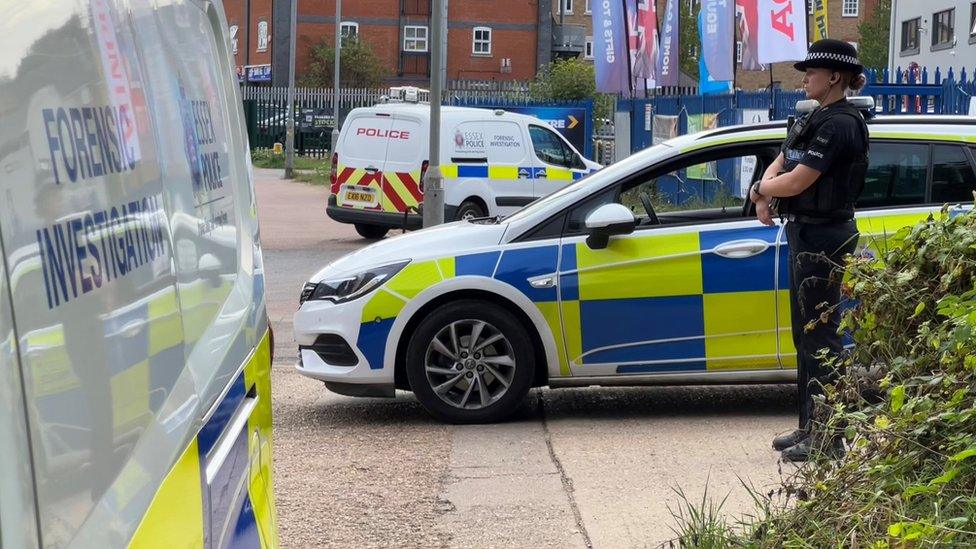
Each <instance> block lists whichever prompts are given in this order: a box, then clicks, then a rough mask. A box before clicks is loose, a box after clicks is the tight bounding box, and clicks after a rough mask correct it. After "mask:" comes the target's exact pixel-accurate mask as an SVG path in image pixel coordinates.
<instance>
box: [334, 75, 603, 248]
mask: <svg viewBox="0 0 976 549" xmlns="http://www.w3.org/2000/svg"><path fill="white" fill-rule="evenodd" d="M426 95H428V94H427V92H426V91H425V90H418V89H417V88H409V87H406V88H391V94H390V97H391V98H392V101H390V102H387V103H381V104H379V105H376V106H373V107H364V108H359V109H354V110H352V111H351V112H350V113H349V115H348V117H347V118H346V120H345V122H344V123H343V124H342V131H341V132H340V134H339V141H338V144H337V146H336V149H335V153H334V154H333V157H332V175H331V184H332V192H331V195H330V197H329V204H328V207H327V210H326V211H327V213H328V215H329V217H331V218H332V219H335V220H336V221H339V222H342V223H352V224H354V225H355V226H356V231H357V232H358V233H359V234H360V235H361V236H363V237H364V238H369V239H378V238H382V237H383V236H384V235H385V234H386V233H387V232H388V231H389V230H390V229H391V228H405V229H416V228H419V227H420V226H421V223H422V219H423V218H422V215H421V211H422V210H421V208H422V203H423V184H422V181H423V178H424V175H425V173H426V171H427V166H428V158H427V157H428V156H429V147H430V145H429V139H430V104H429V103H427V102H426V101H424V99H425V97H426ZM440 156H441V171H442V173H443V176H444V204H445V206H444V209H445V212H444V219H446V220H451V221H453V220H456V219H475V218H479V217H486V216H496V215H498V216H504V215H508V214H511V213H514V212H515V211H516V210H518V209H519V208H521V207H523V206H525V205H527V204H529V203H531V202H533V201H535V200H536V199H537V198H539V197H542V196H546V195H547V194H550V193H552V192H555V191H557V190H559V189H562V188H563V187H565V186H566V185H567V184H569V183H572V182H573V181H576V180H578V179H581V178H582V177H584V176H586V175H587V174H589V173H592V172H595V171H597V170H599V169H600V168H601V166H600V165H599V164H597V163H595V162H592V161H590V160H587V159H585V158H583V155H582V154H580V153H579V151H577V150H576V149H575V148H573V146H572V145H571V144H570V143H569V142H568V141H566V139H565V138H563V136H561V135H559V133H557V132H556V131H554V130H553V129H552V128H551V127H550V126H549V125H548V124H547V123H546V122H544V121H542V120H540V119H538V118H535V117H532V116H527V115H522V114H516V113H511V112H506V111H504V110H501V109H495V110H492V109H477V108H469V107H443V108H442V110H441V151H440Z"/></svg>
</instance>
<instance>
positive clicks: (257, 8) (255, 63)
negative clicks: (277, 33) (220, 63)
mask: <svg viewBox="0 0 976 549" xmlns="http://www.w3.org/2000/svg"><path fill="white" fill-rule="evenodd" d="M223 2H224V12H225V13H226V14H227V26H228V27H229V28H230V34H231V42H232V45H233V48H234V59H235V61H236V65H237V74H238V76H239V77H241V78H243V77H244V76H245V75H246V73H247V72H248V71H247V70H246V67H251V71H250V72H251V79H252V81H255V82H261V81H265V80H267V79H268V78H269V77H270V72H269V71H267V70H263V69H264V68H265V67H267V68H268V69H270V67H271V49H272V48H271V41H270V39H271V28H272V11H271V9H272V3H273V0H223Z"/></svg>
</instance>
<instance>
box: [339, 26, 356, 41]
mask: <svg viewBox="0 0 976 549" xmlns="http://www.w3.org/2000/svg"><path fill="white" fill-rule="evenodd" d="M346 29H353V31H352V34H348V33H346ZM339 36H341V37H342V43H343V44H345V43H346V42H345V40H346V39H347V38H349V37H350V36H355V37H356V38H359V23H357V22H355V21H342V22H341V23H339Z"/></svg>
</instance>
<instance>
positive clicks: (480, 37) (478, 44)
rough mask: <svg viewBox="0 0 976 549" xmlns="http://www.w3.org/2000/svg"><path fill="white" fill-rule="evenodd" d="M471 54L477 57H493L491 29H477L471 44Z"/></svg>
mask: <svg viewBox="0 0 976 549" xmlns="http://www.w3.org/2000/svg"><path fill="white" fill-rule="evenodd" d="M471 53H473V54H475V55H491V29H490V28H488V27H475V28H474V33H473V39H472V42H471Z"/></svg>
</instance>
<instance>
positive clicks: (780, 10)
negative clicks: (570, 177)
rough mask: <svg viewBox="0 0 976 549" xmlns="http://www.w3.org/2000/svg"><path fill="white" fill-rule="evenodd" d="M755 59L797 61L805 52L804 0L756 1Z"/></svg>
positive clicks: (763, 60)
mask: <svg viewBox="0 0 976 549" xmlns="http://www.w3.org/2000/svg"><path fill="white" fill-rule="evenodd" d="M758 22H759V24H758V25H757V28H758V30H759V62H760V63H779V62H781V61H800V60H802V59H804V58H805V57H806V55H807V9H806V3H805V2H804V0H759V17H758Z"/></svg>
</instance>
